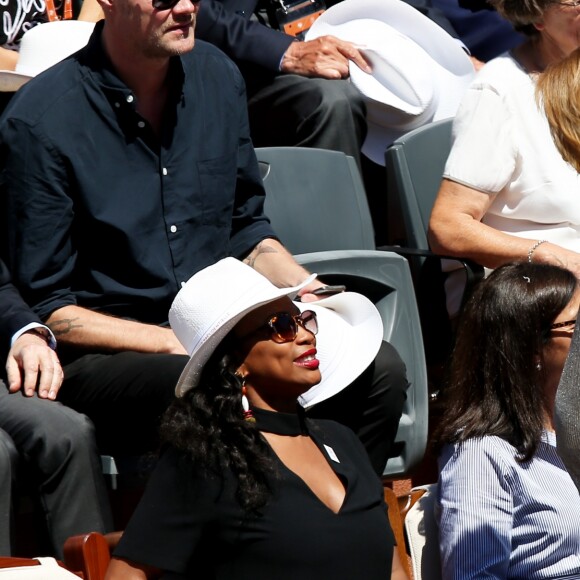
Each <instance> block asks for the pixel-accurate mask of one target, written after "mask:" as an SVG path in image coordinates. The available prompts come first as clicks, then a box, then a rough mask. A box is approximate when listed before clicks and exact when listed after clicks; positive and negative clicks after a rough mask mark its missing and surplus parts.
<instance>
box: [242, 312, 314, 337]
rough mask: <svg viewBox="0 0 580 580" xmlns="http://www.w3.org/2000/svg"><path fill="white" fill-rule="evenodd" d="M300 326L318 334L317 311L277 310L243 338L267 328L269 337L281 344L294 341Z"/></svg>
mask: <svg viewBox="0 0 580 580" xmlns="http://www.w3.org/2000/svg"><path fill="white" fill-rule="evenodd" d="M298 326H301V327H302V328H304V329H305V330H307V331H308V332H311V333H312V334H317V333H318V321H317V320H316V312H313V311H312V310H305V311H304V312H301V313H300V314H290V313H289V312H277V313H276V314H273V315H272V316H270V318H269V319H268V320H267V321H266V322H265V323H264V324H263V325H261V326H259V327H258V328H256V329H255V330H252V331H251V332H249V333H248V334H246V335H245V336H243V337H242V340H243V339H245V338H248V337H249V336H251V335H252V334H255V333H256V332H263V331H264V330H265V331H267V332H268V333H269V334H270V336H269V338H270V339H271V340H273V341H274V342H277V343H279V344H282V343H284V342H292V341H293V340H294V339H295V338H296V335H297V334H298Z"/></svg>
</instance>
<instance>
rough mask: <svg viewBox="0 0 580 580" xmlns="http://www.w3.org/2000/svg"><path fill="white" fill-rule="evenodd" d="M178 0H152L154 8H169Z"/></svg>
mask: <svg viewBox="0 0 580 580" xmlns="http://www.w3.org/2000/svg"><path fill="white" fill-rule="evenodd" d="M178 2H179V0H152V5H153V8H155V9H156V10H170V9H171V8H173V7H174V6H175V5H176V4H177V3H178Z"/></svg>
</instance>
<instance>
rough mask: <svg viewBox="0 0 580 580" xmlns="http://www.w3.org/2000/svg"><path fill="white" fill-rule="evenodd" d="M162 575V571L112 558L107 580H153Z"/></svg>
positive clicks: (106, 576)
mask: <svg viewBox="0 0 580 580" xmlns="http://www.w3.org/2000/svg"><path fill="white" fill-rule="evenodd" d="M160 575H161V571H160V570H157V569H156V568H152V567H151V566H145V565H143V564H137V563H135V562H128V561H127V560H121V559H119V558H111V561H110V562H109V567H108V568H107V573H106V574H105V580H151V579H154V578H159V576H160Z"/></svg>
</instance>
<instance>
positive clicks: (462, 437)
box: [435, 262, 580, 580]
mask: <svg viewBox="0 0 580 580" xmlns="http://www.w3.org/2000/svg"><path fill="white" fill-rule="evenodd" d="M579 305H580V290H579V289H578V283H577V280H576V278H575V276H574V275H573V274H571V273H570V272H569V271H568V270H565V269H562V268H559V267H556V266H551V265H546V264H533V263H529V262H526V263H515V264H508V265H505V266H502V267H500V268H498V269H497V270H495V271H494V272H493V273H492V274H491V275H490V276H489V278H487V279H486V280H484V281H483V282H481V283H480V284H479V285H478V287H477V288H476V290H475V291H474V294H473V295H472V297H471V299H470V300H469V302H468V304H467V305H466V308H465V311H464V313H463V315H462V317H461V321H460V323H459V328H458V333H457V341H456V347H455V350H454V353H453V356H452V360H451V366H450V375H449V384H448V385H447V386H446V388H445V390H444V394H443V401H442V403H443V404H444V409H445V412H444V416H443V419H442V421H441V423H440V426H439V428H438V430H437V433H436V436H435V443H436V446H437V448H438V449H439V451H440V456H439V467H440V479H439V491H438V493H439V495H438V506H437V513H436V515H437V518H438V521H439V533H440V537H439V543H440V553H441V565H442V572H443V578H445V580H451V579H454V578H457V579H459V578H461V579H462V580H465V579H469V578H521V579H526V580H532V579H536V578H542V579H544V578H551V579H554V578H580V496H579V494H578V491H577V489H576V487H575V486H574V484H573V482H572V480H571V478H570V476H569V475H568V473H567V471H566V468H565V467H564V465H563V463H562V461H561V459H560V458H559V457H558V455H557V453H556V438H555V435H554V425H553V409H554V399H555V395H556V390H557V387H558V382H559V379H560V376H561V374H562V368H563V366H564V362H565V360H566V356H567V354H568V351H569V348H570V340H571V337H572V333H573V330H574V326H575V323H576V317H577V315H578V308H579Z"/></svg>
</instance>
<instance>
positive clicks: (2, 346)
mask: <svg viewBox="0 0 580 580" xmlns="http://www.w3.org/2000/svg"><path fill="white" fill-rule="evenodd" d="M0 305H1V308H0V351H1V352H2V353H5V352H7V351H8V349H9V344H10V339H11V338H12V335H13V334H14V333H15V332H17V331H18V330H20V329H21V328H22V327H24V326H26V325H27V324H30V323H31V322H40V319H39V318H38V317H37V316H35V315H34V313H33V312H32V311H31V310H30V308H29V307H28V306H27V305H26V303H25V302H24V300H22V298H21V297H20V294H19V293H18V290H16V288H15V287H14V286H13V285H12V283H11V281H10V274H9V272H8V269H7V268H6V265H5V264H4V262H2V261H1V260H0Z"/></svg>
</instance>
